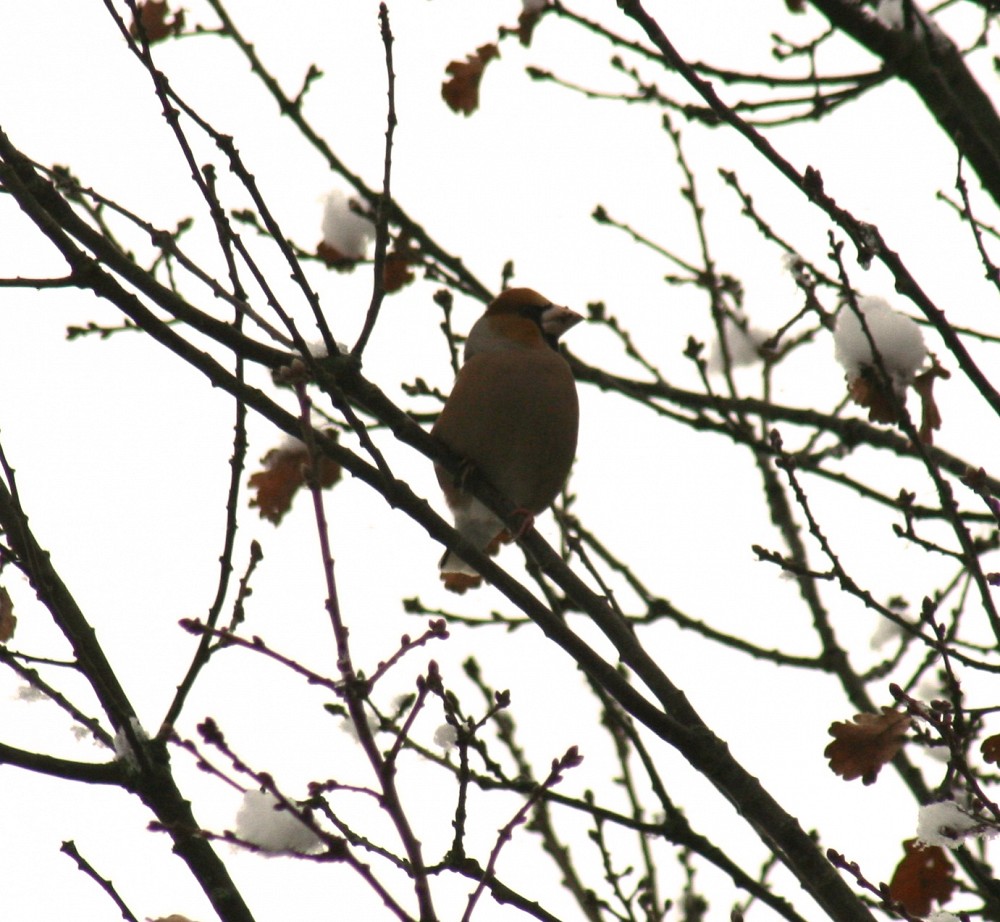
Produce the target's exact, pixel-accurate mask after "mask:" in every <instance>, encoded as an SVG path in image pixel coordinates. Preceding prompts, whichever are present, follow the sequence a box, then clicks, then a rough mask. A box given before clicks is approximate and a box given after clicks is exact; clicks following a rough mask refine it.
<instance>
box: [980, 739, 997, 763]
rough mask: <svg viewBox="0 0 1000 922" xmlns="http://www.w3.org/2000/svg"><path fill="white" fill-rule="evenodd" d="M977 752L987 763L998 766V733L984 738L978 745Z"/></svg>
mask: <svg viewBox="0 0 1000 922" xmlns="http://www.w3.org/2000/svg"><path fill="white" fill-rule="evenodd" d="M979 751H980V752H981V753H982V754H983V758H984V759H985V760H986V761H987V762H992V763H993V764H994V765H1000V733H994V734H993V736H988V737H986V739H984V740H983V742H982V744H981V745H980V747H979Z"/></svg>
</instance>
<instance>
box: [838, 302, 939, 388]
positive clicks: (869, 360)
mask: <svg viewBox="0 0 1000 922" xmlns="http://www.w3.org/2000/svg"><path fill="white" fill-rule="evenodd" d="M858 310H859V311H860V312H861V313H862V314H863V315H864V318H865V323H866V325H867V326H868V333H870V334H871V338H872V339H873V340H874V341H875V346H876V348H877V349H878V353H879V355H880V356H881V358H882V364H883V365H884V366H885V370H886V372H887V373H888V375H889V377H890V378H891V379H892V383H893V386H894V387H895V389H896V391H897V393H899V394H902V393H903V392H904V391H905V390H906V388H907V387H908V386H909V385H911V384H912V383H913V381H914V379H915V378H916V376H917V371H918V370H919V369H920V366H921V365H923V363H924V359H925V358H926V357H927V346H926V345H925V344H924V335H923V333H921V331H920V327H919V326H917V324H916V321H914V320H911V319H910V318H909V317H907V316H906V315H905V314H900V313H899V312H898V311H894V310H893V309H892V308H891V307H890V306H889V302H888V301H886V300H885V299H884V298H877V297H864V298H858ZM833 344H834V354H835V355H836V358H837V361H838V362H840V364H841V365H842V366H843V367H844V371H845V372H846V373H847V377H848V378H850V379H851V380H853V379H855V378H858V377H860V376H861V374H862V371H863V370H864V369H865V368H872V367H874V366H875V360H874V358H873V357H872V346H871V342H870V341H869V338H868V335H867V334H866V333H865V330H864V327H862V325H861V320H860V319H859V317H858V315H857V314H856V313H855V311H854V309H853V308H852V306H851V305H850V304H845V305H844V306H843V307H842V308H841V309H840V315H839V316H838V317H837V327H836V329H835V330H834V334H833Z"/></svg>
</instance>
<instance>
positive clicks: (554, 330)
mask: <svg viewBox="0 0 1000 922" xmlns="http://www.w3.org/2000/svg"><path fill="white" fill-rule="evenodd" d="M581 320H583V317H581V316H580V315H579V314H578V313H577V312H576V311H571V310H570V309H569V308H568V307H560V306H559V305H558V304H553V305H552V306H551V307H548V308H546V309H545V310H544V311H542V331H543V332H544V333H545V335H546V336H551V337H553V338H554V339H558V338H559V337H560V336H562V335H563V333H565V332H566V331H567V330H568V329H569V328H570V327H574V326H576V325H577V324H578V323H579V322H580V321H581Z"/></svg>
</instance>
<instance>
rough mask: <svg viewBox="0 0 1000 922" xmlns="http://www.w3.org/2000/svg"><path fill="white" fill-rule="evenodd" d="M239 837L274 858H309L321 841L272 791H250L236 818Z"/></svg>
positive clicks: (244, 797)
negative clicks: (273, 855) (285, 855)
mask: <svg viewBox="0 0 1000 922" xmlns="http://www.w3.org/2000/svg"><path fill="white" fill-rule="evenodd" d="M236 835H237V836H239V837H240V838H241V839H242V840H243V841H245V842H250V843H251V844H253V845H256V846H257V847H258V848H259V849H261V850H262V851H264V852H270V853H272V854H287V853H289V852H297V853H298V854H305V855H307V854H309V853H310V852H315V851H317V850H318V849H319V848H320V847H321V846H322V844H323V843H322V841H321V840H320V838H319V836H317V835H316V833H315V832H313V831H312V830H311V829H310V828H309V827H308V826H307V825H306V824H305V823H303V822H302V820H300V819H299V818H298V817H297V816H295V815H294V814H293V813H291V812H290V811H288V810H286V809H285V808H284V807H282V805H281V802H280V801H279V800H278V798H277V797H275V796H274V795H273V794H272V793H271V792H270V791H247V792H246V793H245V794H244V795H243V803H242V804H241V805H240V809H239V812H238V813H237V814H236Z"/></svg>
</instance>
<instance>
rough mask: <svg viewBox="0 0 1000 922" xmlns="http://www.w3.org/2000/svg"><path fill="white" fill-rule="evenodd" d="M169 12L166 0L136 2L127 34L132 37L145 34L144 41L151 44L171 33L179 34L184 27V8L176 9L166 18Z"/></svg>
mask: <svg viewBox="0 0 1000 922" xmlns="http://www.w3.org/2000/svg"><path fill="white" fill-rule="evenodd" d="M169 12H170V10H169V9H168V8H167V4H166V0H147V2H146V3H138V4H136V9H135V14H134V15H133V17H132V25H131V26H129V34H130V35H131V36H132V37H133V38H139V36H140V35H145V37H146V41H147V42H149V44H151V45H152V44H153V42H162V41H163V40H164V39H165V38H170V36H171V35H179V34H180V32H181V30H182V29H183V28H184V10H178V11H177V12H176V13H174V14H173V17H172V18H171V19H167V14H168V13H169ZM140 25H141V29H140Z"/></svg>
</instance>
